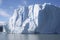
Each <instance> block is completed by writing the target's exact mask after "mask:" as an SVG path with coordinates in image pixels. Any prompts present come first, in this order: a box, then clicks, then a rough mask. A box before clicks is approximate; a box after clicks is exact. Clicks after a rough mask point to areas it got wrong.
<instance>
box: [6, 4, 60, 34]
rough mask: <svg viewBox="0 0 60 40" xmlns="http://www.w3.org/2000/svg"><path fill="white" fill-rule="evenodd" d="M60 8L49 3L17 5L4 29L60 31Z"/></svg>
mask: <svg viewBox="0 0 60 40" xmlns="http://www.w3.org/2000/svg"><path fill="white" fill-rule="evenodd" d="M59 17H60V8H59V7H56V6H54V5H52V4H50V3H44V4H42V5H40V4H34V5H29V6H27V7H25V6H22V5H21V6H19V8H17V9H15V10H14V13H13V16H12V17H11V18H10V19H9V22H8V23H7V24H6V26H5V29H6V32H8V33H39V34H40V33H60V30H59V29H60V27H59V26H60V25H59V24H60V18H59Z"/></svg>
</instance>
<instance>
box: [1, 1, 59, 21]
mask: <svg viewBox="0 0 60 40" xmlns="http://www.w3.org/2000/svg"><path fill="white" fill-rule="evenodd" d="M35 3H39V4H43V3H51V4H53V5H56V6H59V7H60V0H0V22H8V20H9V18H10V17H11V16H12V15H13V12H14V9H16V8H18V7H19V6H20V5H24V6H28V5H31V4H35Z"/></svg>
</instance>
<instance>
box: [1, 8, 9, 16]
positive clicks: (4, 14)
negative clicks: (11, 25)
mask: <svg viewBox="0 0 60 40" xmlns="http://www.w3.org/2000/svg"><path fill="white" fill-rule="evenodd" d="M0 16H3V17H10V15H9V14H8V13H7V12H6V11H5V10H3V9H0Z"/></svg>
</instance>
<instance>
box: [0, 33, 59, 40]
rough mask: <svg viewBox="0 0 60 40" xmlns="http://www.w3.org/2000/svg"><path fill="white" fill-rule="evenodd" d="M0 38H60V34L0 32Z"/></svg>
mask: <svg viewBox="0 0 60 40" xmlns="http://www.w3.org/2000/svg"><path fill="white" fill-rule="evenodd" d="M0 40H60V34H57V35H56V34H50V35H48V34H7V33H0Z"/></svg>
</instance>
